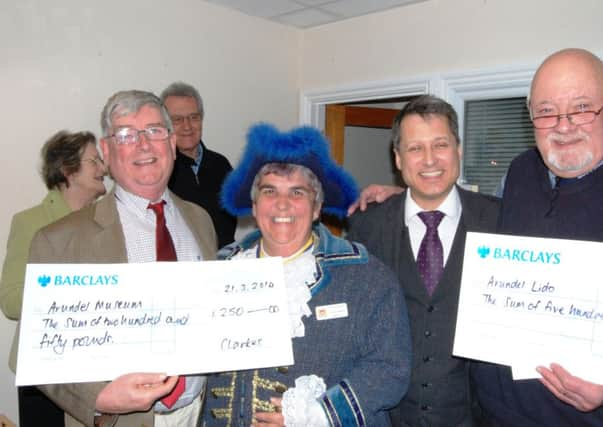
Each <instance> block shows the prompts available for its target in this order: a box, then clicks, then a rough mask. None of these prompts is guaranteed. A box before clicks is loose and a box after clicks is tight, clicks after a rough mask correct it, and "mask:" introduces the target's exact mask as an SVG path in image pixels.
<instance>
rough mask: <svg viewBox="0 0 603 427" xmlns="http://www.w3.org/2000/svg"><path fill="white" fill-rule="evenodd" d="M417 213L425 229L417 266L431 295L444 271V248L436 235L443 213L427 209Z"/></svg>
mask: <svg viewBox="0 0 603 427" xmlns="http://www.w3.org/2000/svg"><path fill="white" fill-rule="evenodd" d="M418 215H419V218H421V221H423V222H424V223H425V226H426V227H427V231H425V236H423V240H422V241H421V246H419V253H418V254H417V267H418V269H419V274H420V275H421V278H422V279H423V283H424V284H425V288H426V289H427V293H428V294H429V296H431V295H432V294H433V291H434V290H435V288H436V285H437V284H438V282H439V281H440V278H441V277H442V272H443V271H444V250H443V249H442V242H441V241H440V236H439V235H438V225H440V222H441V221H442V218H444V213H443V212H440V211H429V212H419V214H418Z"/></svg>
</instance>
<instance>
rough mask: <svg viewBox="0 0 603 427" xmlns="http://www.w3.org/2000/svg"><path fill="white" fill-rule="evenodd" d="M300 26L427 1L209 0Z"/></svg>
mask: <svg viewBox="0 0 603 427" xmlns="http://www.w3.org/2000/svg"><path fill="white" fill-rule="evenodd" d="M206 1H208V2H210V3H214V4H217V5H220V6H224V7H228V8H231V9H236V10H239V11H241V12H243V13H246V14H247V15H252V16H259V17H261V18H266V19H270V20H272V21H276V22H280V23H281V24H285V25H290V26H293V27H298V28H310V27H315V26H317V25H323V24H328V23H330V22H335V21H341V20H343V19H348V18H352V17H354V16H361V15H368V14H369V13H373V12H379V11H381V10H386V9H392V8H394V7H400V6H406V5H409V4H412V3H420V2H423V1H427V0H206Z"/></svg>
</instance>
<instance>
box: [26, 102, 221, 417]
mask: <svg viewBox="0 0 603 427" xmlns="http://www.w3.org/2000/svg"><path fill="white" fill-rule="evenodd" d="M101 125H102V130H103V138H101V140H100V146H101V149H102V152H103V158H104V160H105V163H106V164H107V165H108V167H109V171H110V173H111V176H112V177H113V179H114V180H115V188H114V189H113V191H112V192H111V193H109V194H107V196H106V197H105V198H103V199H101V200H100V201H98V202H97V203H95V204H93V205H92V206H90V207H88V208H84V209H81V210H79V211H77V212H74V213H72V214H70V215H68V216H66V217H64V218H63V219H61V220H59V221H57V222H55V223H53V224H51V225H50V226H47V227H45V228H43V229H41V230H40V231H39V232H38V233H37V234H36V235H35V237H34V239H33V241H32V243H31V250H30V255H29V262H31V263H128V262H154V261H156V260H168V259H166V258H161V257H160V253H164V254H165V250H164V251H161V249H160V248H161V247H163V249H166V248H165V245H166V243H165V242H166V240H169V241H170V243H169V246H171V248H170V250H169V252H170V257H169V258H170V259H169V260H174V261H175V260H180V261H195V260H211V259H214V258H215V252H216V236H215V232H214V229H213V226H212V223H211V219H210V217H209V215H208V214H207V212H205V211H204V210H203V209H201V208H200V207H198V206H196V205H194V204H192V203H188V202H185V201H183V200H181V199H180V198H178V197H177V196H176V195H174V194H173V193H171V192H170V191H169V190H168V189H167V183H168V179H169V177H170V173H171V172H172V167H173V164H174V158H175V155H176V140H175V135H174V134H173V132H172V125H171V121H170V118H169V116H168V114H167V111H166V110H165V108H164V106H163V104H162V103H161V101H160V100H159V98H158V97H156V96H155V95H153V94H152V93H149V92H141V91H124V92H118V93H116V94H115V95H113V96H112V97H111V98H109V100H108V101H107V104H106V105H105V108H104V109H103V114H102V118H101ZM157 205H160V206H161V211H162V212H163V214H161V217H162V219H160V214H159V213H156V212H155V209H158V208H157ZM158 224H164V226H163V227H160V226H158ZM166 226H167V232H165V230H163V229H165V227H166ZM160 228H161V229H162V231H164V232H165V234H163V237H164V239H163V240H160V239H157V237H156V236H157V235H158V234H159V231H160ZM156 233H157V234H156ZM166 234H167V236H166ZM177 383H178V385H181V387H177ZM39 387H40V389H42V391H43V392H44V393H45V394H47V395H48V397H50V399H52V400H53V401H54V402H55V403H56V404H57V405H59V406H60V407H61V408H62V409H63V410H64V411H65V412H66V414H68V415H70V416H71V417H73V418H75V419H76V420H78V421H79V422H81V423H83V424H84V425H87V426H92V425H95V426H105V425H107V426H109V425H111V426H115V427H140V426H151V425H153V423H154V422H155V423H158V422H161V425H163V426H195V425H196V423H197V419H198V417H199V414H200V411H201V405H202V396H203V390H204V387H205V378H204V377H201V376H186V378H185V379H184V381H182V379H179V378H178V377H169V378H166V377H165V375H163V374H160V373H156V374H155V373H132V374H125V375H122V376H121V377H119V378H116V379H115V380H113V381H111V382H98V383H77V384H52V385H45V386H39ZM174 389H176V390H179V392H178V395H177V397H174V402H173V403H162V402H161V401H160V399H162V398H164V397H165V396H167V395H169V394H171V393H172V391H173V390H174ZM70 421H71V422H73V420H72V419H70ZM156 425H157V424H156Z"/></svg>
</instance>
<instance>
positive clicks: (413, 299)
mask: <svg viewBox="0 0 603 427" xmlns="http://www.w3.org/2000/svg"><path fill="white" fill-rule="evenodd" d="M457 189H458V192H459V196H460V200H461V205H462V214H461V219H460V221H459V225H458V228H457V230H456V233H455V236H454V240H453V243H452V247H451V250H450V255H449V256H448V259H447V261H446V265H445V266H444V273H443V275H442V279H441V280H440V282H439V283H438V286H437V287H436V289H435V291H434V293H433V295H432V296H429V294H428V293H427V291H426V289H425V286H424V285H423V282H422V280H421V277H420V276H419V272H418V269H417V266H416V261H415V258H414V255H413V252H412V248H411V245H410V238H409V233H408V228H407V227H406V225H405V224H404V205H405V200H406V195H405V194H401V195H397V196H394V197H391V198H390V199H388V200H387V201H385V202H383V203H382V204H371V205H370V206H369V209H367V211H365V212H357V213H355V214H354V215H353V216H352V217H351V218H350V221H349V224H350V227H349V234H348V238H349V239H350V240H355V241H358V242H360V243H362V244H364V245H365V246H366V247H367V249H368V250H369V252H371V253H372V254H373V255H375V256H376V257H377V258H379V259H380V260H381V261H383V262H384V263H385V264H386V265H387V266H389V267H390V268H391V269H392V270H393V271H394V272H395V273H396V275H397V276H398V280H399V282H400V285H401V286H402V288H403V290H404V294H405V298H406V303H407V307H408V314H409V317H410V327H411V336H412V344H413V366H412V373H411V384H410V387H409V390H408V393H407V395H406V396H405V397H404V398H403V399H402V401H401V402H400V404H399V405H398V406H397V407H395V408H394V409H392V410H391V411H390V416H391V418H392V424H393V425H394V426H444V425H454V426H472V425H473V413H472V412H473V411H472V406H473V403H472V402H473V400H472V396H471V387H470V384H469V364H468V361H466V360H464V359H459V358H456V357H453V356H452V346H453V342H454V329H455V325H456V314H457V308H458V297H459V290H460V281H461V273H462V263H463V254H464V250H465V235H466V232H467V231H476V232H495V231H496V223H497V218H498V211H499V207H500V201H499V199H497V198H495V197H492V196H486V195H482V194H479V193H472V192H469V191H466V190H463V189H461V188H460V187H457Z"/></svg>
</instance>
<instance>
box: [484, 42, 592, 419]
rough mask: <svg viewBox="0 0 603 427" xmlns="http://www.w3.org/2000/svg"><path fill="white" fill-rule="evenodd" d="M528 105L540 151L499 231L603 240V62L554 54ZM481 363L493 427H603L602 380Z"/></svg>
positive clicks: (581, 53)
mask: <svg viewBox="0 0 603 427" xmlns="http://www.w3.org/2000/svg"><path fill="white" fill-rule="evenodd" d="M528 107H529V110H530V115H531V118H532V122H533V124H534V135H535V138H536V146H537V148H534V149H531V150H528V151H526V152H524V153H523V154H520V155H519V156H518V157H517V158H515V159H514V160H513V162H512V163H511V166H510V168H509V171H508V173H507V178H506V183H505V188H504V193H503V203H502V208H501V212H500V223H499V231H500V232H503V233H506V234H514V235H522V236H536V237H552V238H565V239H579V240H591V241H598V242H603V221H602V218H603V167H602V165H603V117H602V116H601V111H602V110H603V62H602V61H601V60H600V59H599V58H598V57H596V56H595V55H593V54H592V53H590V52H588V51H585V50H582V49H566V50H562V51H559V52H556V53H554V54H553V55H551V56H549V57H548V58H547V59H546V60H545V61H544V62H543V64H542V65H541V66H540V67H539V68H538V70H537V71H536V74H535V76H534V79H533V81H532V87H531V90H530V99H529V103H528ZM551 357H552V358H553V359H554V355H552V356H551ZM475 366H476V367H475V368H474V370H473V377H474V379H475V383H476V384H477V392H478V397H479V401H480V404H481V406H482V408H483V409H484V412H485V418H486V419H487V424H486V425H488V426H494V427H499V426H500V427H502V426H524V427H537V426H547V427H555V426H558V427H562V426H585V427H586V426H603V407H602V405H603V385H601V384H594V383H590V382H588V381H585V380H583V379H580V378H577V377H575V376H573V375H571V373H569V372H567V371H566V370H565V369H563V367H561V366H559V365H557V364H551V365H550V366H548V367H544V366H541V367H538V368H537V370H538V372H539V373H540V374H541V375H542V378H541V379H540V381H537V380H525V381H513V379H512V377H511V372H510V369H509V368H507V367H503V366H496V365H491V364H485V363H483V364H478V365H475Z"/></svg>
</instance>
